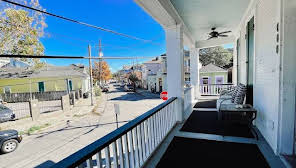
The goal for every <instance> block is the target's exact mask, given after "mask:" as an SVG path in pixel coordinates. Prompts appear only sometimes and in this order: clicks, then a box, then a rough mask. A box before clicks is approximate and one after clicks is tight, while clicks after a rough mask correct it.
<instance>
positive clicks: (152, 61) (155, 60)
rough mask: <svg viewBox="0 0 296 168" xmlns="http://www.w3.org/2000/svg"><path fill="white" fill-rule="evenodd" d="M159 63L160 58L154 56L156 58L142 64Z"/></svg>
mask: <svg viewBox="0 0 296 168" xmlns="http://www.w3.org/2000/svg"><path fill="white" fill-rule="evenodd" d="M160 63H161V59H159V58H156V59H153V60H151V61H146V62H144V63H143V64H160Z"/></svg>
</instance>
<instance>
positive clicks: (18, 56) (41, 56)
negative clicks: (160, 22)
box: [0, 54, 156, 60]
mask: <svg viewBox="0 0 296 168" xmlns="http://www.w3.org/2000/svg"><path fill="white" fill-rule="evenodd" d="M7 57H9V58H48V59H103V60H104V59H147V58H155V57H156V56H151V57H143V56H139V57H138V56H134V57H118V56H117V57H91V58H90V57H84V56H49V55H40V56H38V55H7V54H5V55H0V58H7Z"/></svg>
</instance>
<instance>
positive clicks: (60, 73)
mask: <svg viewBox="0 0 296 168" xmlns="http://www.w3.org/2000/svg"><path fill="white" fill-rule="evenodd" d="M67 76H70V77H72V76H75V77H87V74H86V73H83V72H81V71H79V70H77V68H75V67H73V66H45V67H43V68H41V69H39V70H32V69H30V68H29V67H26V68H11V67H8V68H1V69H0V78H40V77H67Z"/></svg>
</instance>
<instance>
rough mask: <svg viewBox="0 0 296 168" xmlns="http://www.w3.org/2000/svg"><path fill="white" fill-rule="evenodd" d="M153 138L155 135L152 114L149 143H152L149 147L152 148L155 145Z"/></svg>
mask: <svg viewBox="0 0 296 168" xmlns="http://www.w3.org/2000/svg"><path fill="white" fill-rule="evenodd" d="M155 138H156V136H155V117H154V115H153V116H151V144H152V145H151V149H152V150H153V149H154V147H155ZM152 150H151V151H152Z"/></svg>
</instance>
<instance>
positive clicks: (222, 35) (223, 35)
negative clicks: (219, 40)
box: [219, 34, 228, 37]
mask: <svg viewBox="0 0 296 168" xmlns="http://www.w3.org/2000/svg"><path fill="white" fill-rule="evenodd" d="M219 36H220V37H228V35H226V34H219Z"/></svg>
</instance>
